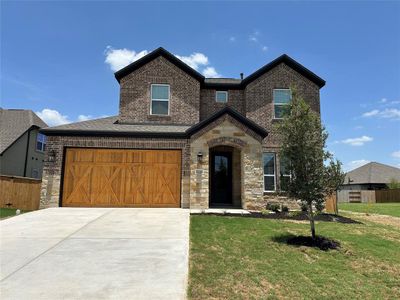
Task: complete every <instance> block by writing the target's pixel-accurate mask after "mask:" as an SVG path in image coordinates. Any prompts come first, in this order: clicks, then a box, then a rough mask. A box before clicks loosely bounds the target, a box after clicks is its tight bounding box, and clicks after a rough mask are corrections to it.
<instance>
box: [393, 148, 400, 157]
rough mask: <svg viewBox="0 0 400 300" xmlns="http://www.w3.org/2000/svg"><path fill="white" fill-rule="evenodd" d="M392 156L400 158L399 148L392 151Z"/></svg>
mask: <svg viewBox="0 0 400 300" xmlns="http://www.w3.org/2000/svg"><path fill="white" fill-rule="evenodd" d="M392 157H394V158H400V150H399V151H394V152H393V153H392Z"/></svg>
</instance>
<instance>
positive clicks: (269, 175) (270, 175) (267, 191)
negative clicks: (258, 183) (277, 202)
mask: <svg viewBox="0 0 400 300" xmlns="http://www.w3.org/2000/svg"><path fill="white" fill-rule="evenodd" d="M264 154H273V155H274V174H265V173H264ZM264 177H274V189H273V190H266V189H265V180H263V188H264V193H275V192H276V153H275V152H263V179H264Z"/></svg>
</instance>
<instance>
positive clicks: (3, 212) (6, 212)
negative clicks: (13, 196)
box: [0, 208, 28, 219]
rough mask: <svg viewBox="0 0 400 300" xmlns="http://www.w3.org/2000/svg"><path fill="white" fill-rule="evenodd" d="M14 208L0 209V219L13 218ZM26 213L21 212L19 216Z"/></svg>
mask: <svg viewBox="0 0 400 300" xmlns="http://www.w3.org/2000/svg"><path fill="white" fill-rule="evenodd" d="M15 211H16V209H15V208H0V219H3V218H7V217H13V216H15ZM25 212H28V211H24V210H21V214H22V213H25Z"/></svg>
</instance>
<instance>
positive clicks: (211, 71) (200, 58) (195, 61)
mask: <svg viewBox="0 0 400 300" xmlns="http://www.w3.org/2000/svg"><path fill="white" fill-rule="evenodd" d="M232 38H233V40H231V39H232ZM230 40H231V41H234V40H236V38H235V37H231V38H230ZM148 53H149V51H147V50H142V51H140V52H136V51H134V50H129V49H126V48H124V49H114V48H113V47H111V46H107V48H106V50H105V52H104V54H105V56H106V59H105V61H104V62H105V63H106V64H109V65H110V68H111V70H113V71H114V72H115V71H118V70H120V69H122V68H123V67H126V66H127V65H129V64H130V63H132V62H134V61H135V60H138V59H139V58H142V57H143V56H145V55H146V54H148ZM175 56H176V57H177V58H179V59H180V60H182V61H183V62H184V63H186V64H187V65H189V66H190V67H191V68H193V69H195V70H196V71H202V73H203V74H204V75H205V76H207V77H221V75H220V74H219V73H218V72H217V71H216V70H215V68H214V67H211V66H209V64H210V62H209V60H208V57H207V56H206V55H205V54H203V53H200V52H194V53H192V54H190V55H189V56H181V55H177V54H175ZM206 74H207V75H206Z"/></svg>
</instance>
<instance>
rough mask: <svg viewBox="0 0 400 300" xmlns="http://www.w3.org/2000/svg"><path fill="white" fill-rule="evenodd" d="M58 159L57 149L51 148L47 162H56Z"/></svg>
mask: <svg viewBox="0 0 400 300" xmlns="http://www.w3.org/2000/svg"><path fill="white" fill-rule="evenodd" d="M55 161H56V151H54V150H51V151H49V153H48V154H47V162H51V163H53V162H55Z"/></svg>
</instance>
